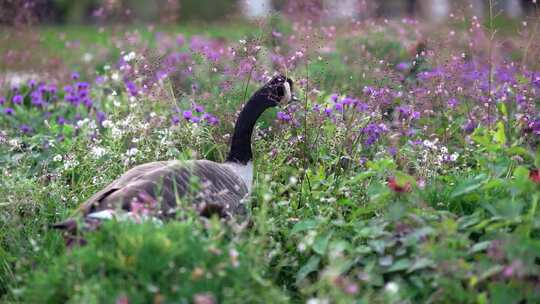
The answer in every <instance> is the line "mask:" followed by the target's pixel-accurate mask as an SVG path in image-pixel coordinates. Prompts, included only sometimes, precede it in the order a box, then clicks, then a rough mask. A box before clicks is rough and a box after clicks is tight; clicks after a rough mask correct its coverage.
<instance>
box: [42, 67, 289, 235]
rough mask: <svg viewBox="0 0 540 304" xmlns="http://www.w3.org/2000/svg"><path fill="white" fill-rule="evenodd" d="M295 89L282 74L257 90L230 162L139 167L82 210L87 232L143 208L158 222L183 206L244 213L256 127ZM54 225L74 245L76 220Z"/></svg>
mask: <svg viewBox="0 0 540 304" xmlns="http://www.w3.org/2000/svg"><path fill="white" fill-rule="evenodd" d="M292 86H293V83H292V80H291V79H289V78H287V77H285V76H283V75H279V76H276V77H274V78H272V79H271V80H270V81H269V82H268V83H267V84H266V85H264V86H263V87H262V88H260V89H259V90H258V91H256V92H255V94H254V95H253V96H252V97H251V98H250V100H249V101H248V102H247V104H246V105H245V106H244V108H243V109H242V111H241V112H240V116H239V117H238V120H237V121H236V124H235V127H234V134H233V136H232V141H231V146H230V152H229V154H228V157H227V159H226V161H225V162H224V163H216V162H213V161H209V160H189V161H178V160H171V161H157V162H151V163H146V164H142V165H139V166H136V167H134V168H132V169H130V170H128V171H127V172H125V173H124V174H122V175H121V176H120V177H119V178H118V179H117V180H115V181H113V182H112V183H111V184H109V185H108V186H107V187H105V188H104V189H103V190H101V191H99V192H97V193H96V194H95V195H93V196H92V197H91V198H90V199H88V200H87V201H86V202H85V203H83V204H82V205H81V206H80V207H79V209H78V213H79V214H80V215H81V219H82V220H81V222H82V223H84V224H85V229H90V230H92V229H95V228H96V227H97V226H99V223H100V222H101V221H102V220H105V219H110V218H113V217H118V216H126V215H127V216H130V215H133V214H134V213H135V214H136V213H137V212H140V210H141V209H143V210H144V212H148V211H149V209H150V211H155V212H152V213H151V216H152V217H156V218H158V219H167V218H171V217H174V216H175V214H176V213H177V212H176V211H177V210H178V209H179V206H178V204H177V203H178V202H180V203H182V204H184V203H187V204H191V205H193V206H194V208H195V210H197V211H198V212H199V214H200V215H201V216H206V217H209V216H210V215H212V214H217V215H219V216H220V217H230V216H232V215H235V214H242V213H244V212H245V209H244V206H243V204H242V199H243V198H245V197H247V196H248V195H249V194H250V191H251V183H252V180H253V163H252V158H253V155H252V151H251V135H252V133H253V128H254V126H255V123H256V122H257V119H258V118H259V117H260V116H261V114H262V113H263V112H264V111H265V110H266V109H268V108H270V107H275V106H277V105H282V104H286V103H288V102H289V101H291V100H293V99H295V97H294V96H293V95H292ZM193 180H195V181H196V182H195V183H194V182H193ZM141 206H143V208H141ZM118 211H120V212H118ZM52 227H53V228H57V229H62V230H67V231H68V233H67V234H66V235H65V236H66V242H67V243H68V245H69V243H72V241H74V239H70V238H69V237H70V235H69V234H71V237H74V236H75V235H74V232H76V231H77V222H76V221H75V220H74V219H68V220H66V221H64V222H61V223H58V224H54V225H53V226H52Z"/></svg>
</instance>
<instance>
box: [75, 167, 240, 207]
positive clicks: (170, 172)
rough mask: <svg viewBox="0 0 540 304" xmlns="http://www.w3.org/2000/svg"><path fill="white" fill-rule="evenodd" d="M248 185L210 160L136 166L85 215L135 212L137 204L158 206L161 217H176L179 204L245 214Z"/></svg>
mask: <svg viewBox="0 0 540 304" xmlns="http://www.w3.org/2000/svg"><path fill="white" fill-rule="evenodd" d="M247 194H248V186H247V185H246V183H245V182H244V181H243V180H242V178H241V177H240V176H238V175H237V174H235V172H234V171H233V170H231V169H230V168H229V167H227V166H226V165H223V164H218V163H215V162H212V161H208V160H195V161H159V162H151V163H147V164H143V165H139V166H136V167H134V168H132V169H130V170H129V171H127V172H125V173H124V174H123V175H121V176H120V177H119V178H118V179H117V180H115V181H114V182H112V183H111V184H109V185H108V186H107V187H105V188H104V189H103V190H101V191H99V192H98V193H96V194H95V195H94V196H92V197H91V198H90V199H88V200H87V201H86V202H85V203H84V204H83V205H81V207H80V208H79V211H80V212H81V213H82V214H83V215H88V214H91V213H95V212H99V211H102V210H110V209H123V210H125V211H132V210H131V209H132V207H133V203H134V202H139V203H143V204H147V205H151V206H157V216H158V217H160V218H168V217H172V216H174V215H175V214H176V212H177V211H178V210H179V203H182V204H187V205H191V206H193V207H195V208H196V210H197V211H198V212H199V213H200V214H201V215H205V216H209V215H211V214H212V213H218V214H219V215H220V216H230V215H233V214H244V213H245V209H244V206H243V204H242V199H243V198H244V197H246V196H247Z"/></svg>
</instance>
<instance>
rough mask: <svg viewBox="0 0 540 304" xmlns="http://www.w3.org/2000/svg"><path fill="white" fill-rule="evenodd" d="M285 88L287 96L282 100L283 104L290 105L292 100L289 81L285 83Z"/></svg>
mask: <svg viewBox="0 0 540 304" xmlns="http://www.w3.org/2000/svg"><path fill="white" fill-rule="evenodd" d="M283 86H284V87H285V95H284V96H283V98H281V102H282V103H288V102H289V101H291V99H292V94H291V85H290V84H289V82H288V81H285V82H284V83H283Z"/></svg>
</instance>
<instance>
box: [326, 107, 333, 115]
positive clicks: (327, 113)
mask: <svg viewBox="0 0 540 304" xmlns="http://www.w3.org/2000/svg"><path fill="white" fill-rule="evenodd" d="M332 112H333V111H332V108H326V109H324V114H326V116H328V117H330V116H331V115H332Z"/></svg>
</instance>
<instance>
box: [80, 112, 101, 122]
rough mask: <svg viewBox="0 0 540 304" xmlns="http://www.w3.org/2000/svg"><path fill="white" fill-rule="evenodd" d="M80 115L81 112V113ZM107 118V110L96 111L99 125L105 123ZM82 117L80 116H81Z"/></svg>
mask: <svg viewBox="0 0 540 304" xmlns="http://www.w3.org/2000/svg"><path fill="white" fill-rule="evenodd" d="M79 115H80V114H79ZM106 118H107V115H105V112H102V111H97V113H96V120H97V122H98V124H99V125H101V124H103V122H104V121H105V119H106ZM79 119H80V118H79Z"/></svg>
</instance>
